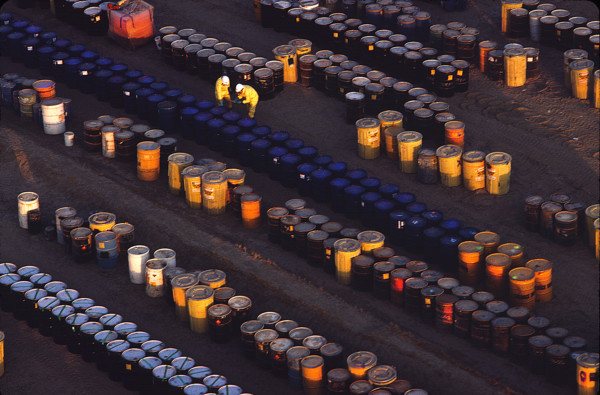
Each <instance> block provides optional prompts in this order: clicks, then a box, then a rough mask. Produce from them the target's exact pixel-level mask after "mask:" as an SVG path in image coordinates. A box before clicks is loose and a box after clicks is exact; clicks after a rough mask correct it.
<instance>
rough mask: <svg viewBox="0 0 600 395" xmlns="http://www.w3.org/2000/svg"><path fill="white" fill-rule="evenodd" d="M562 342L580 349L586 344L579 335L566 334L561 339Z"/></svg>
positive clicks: (572, 347)
mask: <svg viewBox="0 0 600 395" xmlns="http://www.w3.org/2000/svg"><path fill="white" fill-rule="evenodd" d="M563 344H564V345H565V346H567V347H569V348H571V349H581V348H584V347H585V346H586V345H587V341H586V340H585V339H584V338H583V337H580V336H567V337H565V338H564V339H563Z"/></svg>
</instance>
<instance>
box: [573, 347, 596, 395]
mask: <svg viewBox="0 0 600 395" xmlns="http://www.w3.org/2000/svg"><path fill="white" fill-rule="evenodd" d="M599 361H600V357H599V355H598V353H590V352H585V353H583V354H581V355H579V356H578V357H577V359H576V363H577V372H576V373H577V374H576V377H577V391H578V392H577V393H578V394H579V395H593V394H597V393H598V374H599V369H598V366H599Z"/></svg>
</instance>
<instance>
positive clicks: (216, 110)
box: [208, 106, 229, 118]
mask: <svg viewBox="0 0 600 395" xmlns="http://www.w3.org/2000/svg"><path fill="white" fill-rule="evenodd" d="M227 111H229V110H228V109H227V107H225V106H215V107H213V108H211V109H210V110H208V112H210V113H211V114H212V115H214V116H215V117H219V118H220V117H222V116H223V114H225V113H226V112H227Z"/></svg>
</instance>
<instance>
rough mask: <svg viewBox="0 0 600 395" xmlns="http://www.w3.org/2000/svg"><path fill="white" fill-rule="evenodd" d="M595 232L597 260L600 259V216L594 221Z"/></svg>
mask: <svg viewBox="0 0 600 395" xmlns="http://www.w3.org/2000/svg"><path fill="white" fill-rule="evenodd" d="M594 233H595V235H596V237H595V238H594V239H595V240H594V241H595V242H594V250H595V252H596V260H597V261H600V218H596V220H595V221H594Z"/></svg>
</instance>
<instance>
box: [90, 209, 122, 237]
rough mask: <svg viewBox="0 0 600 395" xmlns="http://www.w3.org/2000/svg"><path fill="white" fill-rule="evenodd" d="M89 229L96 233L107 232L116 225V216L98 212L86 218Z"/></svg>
mask: <svg viewBox="0 0 600 395" xmlns="http://www.w3.org/2000/svg"><path fill="white" fill-rule="evenodd" d="M88 222H89V224H90V225H89V228H90V229H91V230H92V231H94V233H97V232H107V231H109V230H111V229H112V228H113V226H115V224H116V223H117V216H116V215H114V214H113V213H106V212H99V213H95V214H92V215H90V216H89V217H88Z"/></svg>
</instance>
